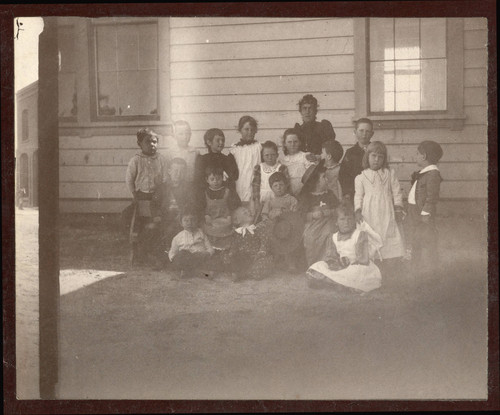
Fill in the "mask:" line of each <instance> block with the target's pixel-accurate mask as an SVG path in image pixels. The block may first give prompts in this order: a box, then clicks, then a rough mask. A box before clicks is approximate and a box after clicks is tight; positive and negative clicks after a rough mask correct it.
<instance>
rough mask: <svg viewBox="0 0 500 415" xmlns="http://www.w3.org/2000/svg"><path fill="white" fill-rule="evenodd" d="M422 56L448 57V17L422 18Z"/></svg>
mask: <svg viewBox="0 0 500 415" xmlns="http://www.w3.org/2000/svg"><path fill="white" fill-rule="evenodd" d="M420 30H421V32H420V33H421V35H420V36H421V39H420V42H421V51H422V58H445V57H446V19H421V20H420Z"/></svg>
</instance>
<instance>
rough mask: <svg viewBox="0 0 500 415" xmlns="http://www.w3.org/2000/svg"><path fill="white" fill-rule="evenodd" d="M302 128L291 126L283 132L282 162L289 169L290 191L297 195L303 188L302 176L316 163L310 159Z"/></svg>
mask: <svg viewBox="0 0 500 415" xmlns="http://www.w3.org/2000/svg"><path fill="white" fill-rule="evenodd" d="M303 147H304V143H303V139H302V135H301V132H300V130H298V129H294V128H289V129H287V130H285V132H284V134H283V155H282V156H281V157H280V162H281V164H283V165H284V166H286V167H287V169H288V174H289V176H290V193H291V194H292V195H293V196H297V195H298V194H299V192H300V190H301V189H302V181H301V180H302V176H303V175H304V173H305V172H306V170H307V168H308V167H309V166H311V165H313V164H314V161H310V160H309V159H308V153H305V152H304V151H302V149H303Z"/></svg>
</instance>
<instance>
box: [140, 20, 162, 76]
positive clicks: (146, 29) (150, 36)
mask: <svg viewBox="0 0 500 415" xmlns="http://www.w3.org/2000/svg"><path fill="white" fill-rule="evenodd" d="M157 60H158V35H157V28H156V25H140V26H139V67H140V68H141V69H156V68H157V67H158V63H157Z"/></svg>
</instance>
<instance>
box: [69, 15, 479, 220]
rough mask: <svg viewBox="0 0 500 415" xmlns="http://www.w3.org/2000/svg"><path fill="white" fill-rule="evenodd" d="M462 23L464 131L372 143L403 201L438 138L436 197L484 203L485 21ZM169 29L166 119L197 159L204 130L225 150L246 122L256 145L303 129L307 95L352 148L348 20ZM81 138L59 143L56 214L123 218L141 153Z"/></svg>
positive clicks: (205, 21) (119, 142) (386, 136)
mask: <svg viewBox="0 0 500 415" xmlns="http://www.w3.org/2000/svg"><path fill="white" fill-rule="evenodd" d="M464 21H465V25H464V29H465V34H464V48H465V52H464V59H465V68H464V71H465V72H464V88H465V90H464V97H465V115H466V120H465V126H464V128H463V129H462V130H459V131H452V130H449V129H445V128H444V129H415V130H413V129H404V130H403V129H401V130H398V129H396V130H394V129H391V130H389V129H388V130H378V131H376V134H375V136H374V139H379V140H381V141H383V142H385V143H386V144H387V145H388V150H389V153H390V158H391V162H392V166H393V167H394V168H395V170H396V171H397V174H398V177H399V178H400V180H401V182H402V184H403V188H404V190H405V192H406V193H407V192H408V190H409V182H408V177H409V175H410V174H411V172H412V171H413V170H415V169H416V165H415V162H414V156H415V152H416V145H417V144H418V142H420V141H421V140H424V139H434V140H436V141H438V142H440V143H441V144H442V145H443V149H444V153H445V155H444V157H443V160H442V163H441V166H440V169H441V171H442V175H443V177H444V178H445V181H444V182H443V186H442V197H443V198H449V199H463V198H467V199H476V198H482V199H485V198H486V195H487V191H486V188H487V146H486V143H487V105H486V80H487V75H486V73H487V69H486V68H487V54H486V46H485V45H486V39H487V28H486V23H485V22H486V21H485V20H484V19H474V18H466V19H464ZM168 30H169V33H168V34H169V55H170V66H169V68H170V74H169V76H170V78H169V81H170V105H171V109H170V113H171V114H170V115H171V118H170V120H173V121H175V120H178V119H185V120H187V121H188V122H189V123H190V124H191V126H192V130H193V135H192V144H193V145H194V146H196V147H199V148H200V150H201V151H205V149H204V146H203V134H204V132H205V131H206V130H207V129H208V128H212V127H217V128H221V129H222V130H223V131H224V132H225V135H226V145H227V146H230V145H231V144H233V143H234V142H236V141H237V140H238V139H239V134H238V132H237V123H238V120H239V118H240V117H241V116H242V115H245V114H249V115H252V116H253V117H255V118H256V119H257V121H258V123H259V132H258V133H257V136H256V138H257V139H258V140H259V141H265V140H273V141H275V142H277V143H280V138H281V135H282V133H283V131H284V129H285V128H288V127H293V125H294V124H295V123H296V122H300V120H301V118H300V114H299V112H298V108H297V103H298V100H299V99H300V98H301V97H302V96H303V95H304V94H306V93H312V94H313V95H315V96H316V97H317V98H318V100H319V103H320V109H319V113H318V119H322V118H327V119H328V120H330V121H331V122H332V124H333V126H334V128H335V131H336V133H337V139H338V140H339V141H340V142H341V143H342V144H343V145H344V147H345V148H346V149H347V148H348V147H350V146H351V145H352V144H353V143H354V136H353V133H352V131H353V129H352V119H353V117H354V50H353V19H350V18H330V19H275V18H197V19H191V18H171V19H170V22H169V29H168ZM161 53H162V51H161V50H160V54H161ZM161 93H162V91H160V94H161ZM154 127H155V125H153V128H154ZM158 128H160V129H161V126H158ZM83 130H84V127H82V128H80V129H79V131H80V132H79V133H77V134H67V135H64V134H63V135H62V136H61V139H60V146H61V151H60V165H61V167H60V169H61V170H60V181H61V182H60V197H61V210H62V211H75V212H119V211H120V210H121V209H122V208H123V207H125V206H126V204H127V198H129V194H128V191H127V189H126V186H125V184H124V176H125V170H126V165H127V163H128V160H129V159H130V157H132V155H133V154H135V153H136V152H137V147H136V145H135V137H134V135H130V134H127V133H125V132H121V131H120V132H117V134H116V135H111V136H110V135H107V136H106V137H100V136H91V137H85V138H82V137H81V136H84V135H85V134H84V133H82V131H83ZM165 144H166V143H165V142H163V143H161V147H162V148H163V149H164V147H165Z"/></svg>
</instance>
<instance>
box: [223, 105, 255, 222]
mask: <svg viewBox="0 0 500 415" xmlns="http://www.w3.org/2000/svg"><path fill="white" fill-rule="evenodd" d="M238 131H239V132H240V134H241V139H240V141H238V142H237V143H236V144H234V145H233V146H232V147H231V150H230V151H229V152H230V154H232V155H233V156H234V159H235V160H236V165H237V166H238V171H239V176H238V180H236V192H237V193H238V196H239V197H240V199H241V202H242V205H243V206H246V207H249V208H250V210H251V211H252V213H255V212H254V207H253V206H251V202H252V176H253V169H254V167H255V166H256V165H257V164H259V163H260V157H261V156H260V152H261V149H262V146H261V144H260V143H259V142H258V141H256V140H255V134H256V133H257V121H256V120H255V118H253V117H251V116H249V115H245V116H243V117H241V118H240V121H239V122H238Z"/></svg>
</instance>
